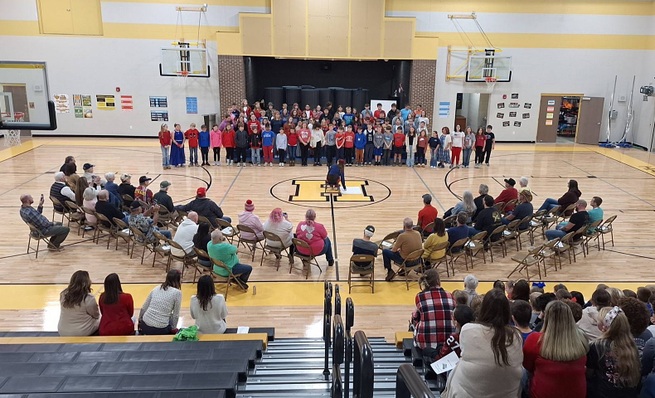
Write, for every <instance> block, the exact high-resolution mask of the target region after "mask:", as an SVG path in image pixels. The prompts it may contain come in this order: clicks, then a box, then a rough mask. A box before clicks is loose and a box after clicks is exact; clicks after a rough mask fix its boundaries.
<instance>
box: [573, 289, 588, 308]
mask: <svg viewBox="0 0 655 398" xmlns="http://www.w3.org/2000/svg"><path fill="white" fill-rule="evenodd" d="M571 301H573V302H575V303H578V304H580V305H584V304H585V301H584V295H583V294H582V293H581V292H579V291H577V290H572V291H571Z"/></svg>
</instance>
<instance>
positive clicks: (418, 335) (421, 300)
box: [411, 269, 455, 362]
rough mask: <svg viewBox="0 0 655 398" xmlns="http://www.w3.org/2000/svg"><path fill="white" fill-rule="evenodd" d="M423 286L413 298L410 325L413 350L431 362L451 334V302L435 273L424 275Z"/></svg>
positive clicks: (451, 298) (436, 272)
mask: <svg viewBox="0 0 655 398" xmlns="http://www.w3.org/2000/svg"><path fill="white" fill-rule="evenodd" d="M425 284H426V285H427V286H426V287H425V288H424V289H423V291H422V292H420V293H418V294H417V295H416V298H415V302H416V309H415V310H414V312H413V313H412V321H411V322H412V325H414V346H415V347H416V349H417V351H418V352H419V354H420V355H421V356H422V357H424V358H425V357H427V358H430V359H432V358H435V357H436V356H438V354H439V352H440V351H441V347H442V346H443V345H444V344H445V343H446V340H447V339H448V337H450V335H451V334H453V333H455V324H454V322H453V311H454V310H455V301H454V300H453V297H452V295H451V294H450V293H448V292H447V291H445V290H444V289H443V288H442V287H441V280H440V278H439V272H438V271H437V270H436V269H430V270H427V271H426V272H425ZM430 362H431V361H430Z"/></svg>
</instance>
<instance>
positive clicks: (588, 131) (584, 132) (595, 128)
mask: <svg viewBox="0 0 655 398" xmlns="http://www.w3.org/2000/svg"><path fill="white" fill-rule="evenodd" d="M604 107H605V98H603V97H582V101H580V117H579V118H578V134H577V135H576V139H575V142H576V143H578V144H590V145H598V142H599V141H600V124H601V122H602V121H603V113H604V111H603V109H604Z"/></svg>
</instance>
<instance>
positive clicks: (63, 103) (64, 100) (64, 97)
mask: <svg viewBox="0 0 655 398" xmlns="http://www.w3.org/2000/svg"><path fill="white" fill-rule="evenodd" d="M53 98H54V102H55V111H56V112H57V113H70V111H71V105H70V99H69V98H68V94H55V95H53Z"/></svg>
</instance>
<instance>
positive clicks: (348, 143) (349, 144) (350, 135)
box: [343, 108, 355, 166]
mask: <svg viewBox="0 0 655 398" xmlns="http://www.w3.org/2000/svg"><path fill="white" fill-rule="evenodd" d="M346 109H348V108H346ZM343 148H344V152H345V156H346V166H352V165H353V154H354V152H355V133H354V132H353V127H352V126H346V135H345V138H344V143H343Z"/></svg>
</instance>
